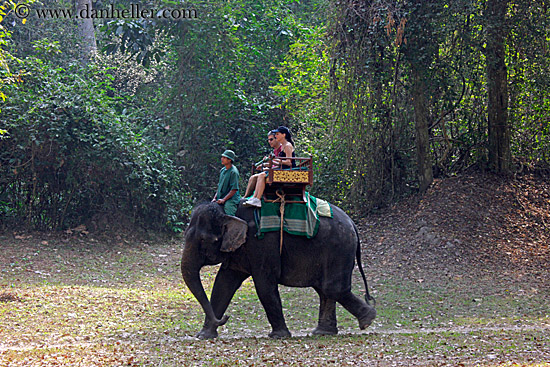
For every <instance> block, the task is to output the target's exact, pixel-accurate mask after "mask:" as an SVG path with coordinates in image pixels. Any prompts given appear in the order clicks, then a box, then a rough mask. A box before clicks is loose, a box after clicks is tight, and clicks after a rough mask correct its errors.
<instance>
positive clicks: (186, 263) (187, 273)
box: [181, 245, 229, 327]
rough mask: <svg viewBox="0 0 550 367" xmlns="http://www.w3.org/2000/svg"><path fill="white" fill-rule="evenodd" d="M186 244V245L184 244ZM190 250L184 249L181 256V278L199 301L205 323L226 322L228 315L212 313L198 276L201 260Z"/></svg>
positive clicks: (217, 323)
mask: <svg viewBox="0 0 550 367" xmlns="http://www.w3.org/2000/svg"><path fill="white" fill-rule="evenodd" d="M186 246H187V245H186ZM190 252H191V251H184V253H183V258H182V260H181V274H182V276H183V280H184V281H185V284H186V285H187V288H189V290H190V291H191V293H193V296H195V298H196V299H197V301H199V303H200V305H201V306H202V309H203V310H204V313H205V314H206V321H205V324H208V325H215V326H216V327H217V326H221V325H223V324H225V323H226V322H227V320H228V319H229V317H228V316H225V315H224V316H223V317H222V318H221V319H218V318H216V315H215V314H214V309H213V308H212V305H211V304H210V301H209V300H208V297H207V296H206V292H205V291H204V288H203V286H202V282H201V278H200V269H201V267H202V261H200V260H199V259H198V258H199V256H196V255H194V254H191V253H190Z"/></svg>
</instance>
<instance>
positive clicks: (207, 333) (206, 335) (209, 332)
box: [195, 328, 218, 340]
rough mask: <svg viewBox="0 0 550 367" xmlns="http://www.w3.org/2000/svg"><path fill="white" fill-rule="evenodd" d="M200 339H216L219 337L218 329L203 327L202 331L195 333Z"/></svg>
mask: <svg viewBox="0 0 550 367" xmlns="http://www.w3.org/2000/svg"><path fill="white" fill-rule="evenodd" d="M195 337H196V338H199V339H202V340H204V339H214V338H217V337H218V331H217V330H216V329H209V328H202V330H201V331H199V332H198V333H197V335H195Z"/></svg>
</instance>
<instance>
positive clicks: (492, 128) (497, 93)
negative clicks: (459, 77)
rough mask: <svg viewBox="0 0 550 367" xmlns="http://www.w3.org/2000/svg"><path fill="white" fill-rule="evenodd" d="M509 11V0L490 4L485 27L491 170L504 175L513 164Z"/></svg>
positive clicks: (490, 0)
mask: <svg viewBox="0 0 550 367" xmlns="http://www.w3.org/2000/svg"><path fill="white" fill-rule="evenodd" d="M507 8H508V0H487V4H486V24H485V39H486V47H485V56H486V62H487V71H486V73H487V94H488V101H487V122H488V134H489V136H488V143H489V168H490V169H491V170H492V171H494V172H497V173H503V174H506V173H508V172H509V171H510V168H511V162H512V155H511V151H510V127H509V125H508V78H507V77H508V72H507V69H506V62H505V57H506V51H505V42H506V35H507V33H508V26H507V24H506V11H507Z"/></svg>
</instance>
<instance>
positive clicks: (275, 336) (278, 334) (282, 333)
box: [269, 329, 292, 339]
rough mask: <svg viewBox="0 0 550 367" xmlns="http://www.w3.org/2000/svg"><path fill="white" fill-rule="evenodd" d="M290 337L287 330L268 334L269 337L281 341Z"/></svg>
mask: <svg viewBox="0 0 550 367" xmlns="http://www.w3.org/2000/svg"><path fill="white" fill-rule="evenodd" d="M291 336H292V335H291V334H290V331H288V330H285V329H283V330H273V331H272V332H270V333H269V337H270V338H273V339H283V338H290V337H291Z"/></svg>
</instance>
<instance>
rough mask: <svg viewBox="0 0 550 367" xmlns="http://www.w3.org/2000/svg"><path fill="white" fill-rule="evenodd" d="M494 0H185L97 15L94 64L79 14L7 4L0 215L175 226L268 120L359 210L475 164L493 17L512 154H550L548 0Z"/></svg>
mask: <svg viewBox="0 0 550 367" xmlns="http://www.w3.org/2000/svg"><path fill="white" fill-rule="evenodd" d="M494 3H495V4H500V6H505V7H506V9H507V10H506V13H505V14H506V15H505V20H504V22H501V21H496V20H494V19H493V18H490V17H488V16H487V12H486V6H487V4H488V3H487V2H486V1H484V0H477V1H473V0H460V1H455V2H441V1H413V0H407V1H390V0H375V1H370V2H355V1H332V0H301V1H298V0H261V1H252V0H237V1H230V2H221V1H214V2H208V3H202V2H195V3H187V4H186V5H185V6H186V7H187V8H188V9H194V10H196V14H197V18H196V19H182V20H175V19H167V20H162V21H161V20H144V19H96V20H95V30H96V35H97V37H96V38H97V42H98V45H97V46H98V49H99V50H101V51H100V53H99V54H98V55H97V57H96V59H95V60H94V61H93V62H90V63H89V64H88V65H84V64H83V63H82V62H81V61H80V59H81V58H80V44H81V41H82V40H81V39H80V38H79V36H78V31H77V30H78V23H77V22H76V21H75V20H74V19H73V20H64V19H37V18H36V17H29V18H28V19H27V21H26V22H25V23H22V22H21V21H20V20H18V21H14V20H16V19H15V18H14V17H13V14H10V13H9V12H5V13H6V18H5V19H3V21H2V22H1V23H0V24H1V25H2V26H3V28H2V29H0V31H1V33H0V36H1V37H0V50H1V52H2V53H1V56H2V58H1V59H0V64H1V66H2V67H1V68H0V70H1V72H2V75H0V77H1V78H2V80H3V81H6V80H8V79H7V78H8V77H11V74H8V70H9V71H10V72H11V73H13V74H15V75H19V79H20V80H21V83H12V84H7V83H5V82H3V83H2V89H0V91H1V92H2V93H4V94H5V100H0V104H1V105H0V109H1V112H0V113H1V114H0V134H3V135H2V137H3V138H2V139H0V172H1V176H0V216H1V223H0V228H8V226H10V227H11V226H15V225H26V226H29V227H32V228H38V229H64V228H68V227H72V226H76V225H79V224H83V223H85V224H89V225H90V224H92V223H96V222H101V221H102V220H103V221H105V218H119V219H121V218H124V220H126V221H127V222H128V223H136V224H140V225H143V226H145V227H149V228H165V229H171V230H180V229H181V228H183V223H185V221H186V219H187V215H188V213H189V209H190V207H191V205H192V203H193V202H194V201H196V200H200V199H211V198H212V195H213V193H214V191H215V187H216V184H217V179H218V171H219V168H220V167H221V165H220V162H219V157H220V153H221V152H222V151H223V150H224V149H228V148H229V149H233V150H234V151H235V152H236V153H237V156H238V160H237V162H236V164H237V167H238V168H239V170H240V172H241V176H242V187H243V188H244V185H245V184H246V181H247V179H248V176H249V170H250V166H251V164H252V163H253V162H255V161H256V160H257V159H258V158H259V157H261V156H262V155H263V154H264V153H265V152H267V151H269V149H268V146H267V144H266V141H265V134H266V132H267V131H269V130H270V129H273V128H275V127H277V126H278V125H287V126H289V127H290V128H291V130H292V131H293V133H294V134H295V142H296V149H297V152H298V154H300V155H305V154H311V155H312V156H313V158H314V169H315V178H314V186H313V187H312V189H311V190H312V192H313V194H315V195H317V196H320V197H323V198H325V199H328V200H330V201H332V202H334V203H337V204H340V205H342V206H343V207H345V208H347V209H349V210H352V211H354V212H356V213H358V214H359V213H365V212H368V211H370V210H373V209H375V208H378V207H382V206H385V205H388V204H389V203H391V202H393V201H395V200H397V199H398V198H399V197H401V196H403V195H407V194H408V193H411V192H415V191H417V190H418V189H419V187H420V189H422V185H423V184H429V183H430V182H431V181H430V180H431V177H441V176H448V175H454V174H457V173H459V172H462V171H464V170H466V169H469V168H471V167H478V168H481V169H485V168H487V166H488V163H487V162H488V156H489V154H488V152H489V150H490V149H492V148H491V147H490V146H489V144H488V141H489V136H490V129H489V124H488V117H487V115H488V105H489V104H490V103H489V99H488V96H487V90H488V85H489V83H490V82H492V81H490V80H487V78H488V74H487V70H488V68H487V67H488V65H487V59H486V55H487V50H486V44H487V37H488V34H489V33H490V32H488V31H489V30H494V29H497V30H498V32H500V33H498V32H497V34H502V35H503V37H502V39H503V40H504V41H503V42H504V44H503V46H504V50H505V55H504V60H505V64H506V70H507V77H508V78H507V82H506V84H507V85H506V87H507V91H508V99H509V103H508V108H507V109H506V110H501V111H500V112H501V113H502V114H504V115H505V116H507V122H506V129H507V131H509V134H510V137H511V139H510V142H509V143H508V144H510V148H511V152H512V156H513V163H514V165H513V166H512V167H513V168H512V169H513V170H523V169H525V168H529V169H535V168H536V169H540V168H543V169H548V167H549V164H550V161H549V159H550V157H549V156H548V151H549V149H550V139H549V134H550V98H549V97H548V96H549V95H550V93H549V92H550V91H549V90H548V89H549V86H550V83H549V78H550V72H549V70H550V53H549V52H548V50H549V49H550V48H549V45H550V24H549V19H550V16H549V15H550V14H549V12H550V10H549V7H548V3H547V2H546V1H542V2H536V3H535V2H525V1H512V0H510V1H504V2H498V1H496V2H494ZM12 5H13V4H12ZM108 5H109V3H108V2H106V3H103V2H102V3H95V5H94V6H101V7H104V8H106V7H108ZM142 5H143V6H144V7H145V6H149V7H151V8H156V9H160V8H162V7H168V8H170V7H171V8H174V7H180V5H179V4H176V3H173V2H169V1H159V2H155V1H152V2H150V3H143V4H142ZM31 6H32V7H39V6H42V7H58V8H61V7H71V6H73V5H72V4H70V3H65V2H63V1H54V0H52V1H46V2H44V3H43V4H42V3H40V4H37V3H32V4H31ZM115 6H116V7H117V8H119V9H124V8H129V7H130V6H131V4H130V2H126V1H122V2H117V3H116V4H115ZM6 9H7V8H6ZM492 34H495V32H493V33H492ZM6 55H10V56H9V57H7V56H6ZM18 60H19V61H18ZM12 79H13V78H12ZM10 80H11V79H10ZM3 98H4V97H2V99H3ZM493 107H494V106H493ZM497 107H498V106H497ZM422 137H424V138H425V139H424V140H422V139H421V138H422ZM422 152H424V154H423V155H422V154H420V153H422ZM422 170H427V172H426V175H424V176H422V175H420V171H422ZM428 171H429V172H428ZM422 177H424V182H423V181H422V180H423V179H422ZM426 177H427V179H425V178H426Z"/></svg>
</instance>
